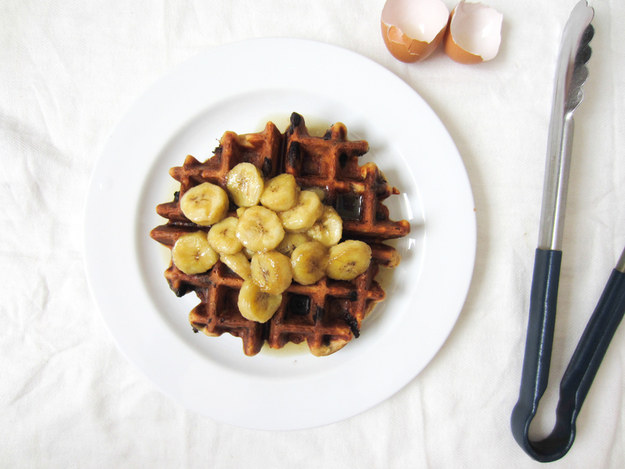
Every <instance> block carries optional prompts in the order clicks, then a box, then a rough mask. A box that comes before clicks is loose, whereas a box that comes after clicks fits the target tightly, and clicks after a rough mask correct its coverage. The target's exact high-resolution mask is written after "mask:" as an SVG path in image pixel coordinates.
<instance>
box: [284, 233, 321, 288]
mask: <svg viewBox="0 0 625 469" xmlns="http://www.w3.org/2000/svg"><path fill="white" fill-rule="evenodd" d="M327 265H328V250H327V248H326V247H325V246H324V245H323V244H321V243H320V242H319V241H309V242H307V243H303V244H301V245H299V246H298V247H296V248H295V250H294V251H293V254H292V255H291V267H293V279H294V280H295V281H296V282H297V283H300V284H302V285H312V284H313V283H317V282H318V281H319V280H321V278H322V277H323V276H324V275H325V273H326V266H327Z"/></svg>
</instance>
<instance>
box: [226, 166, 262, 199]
mask: <svg viewBox="0 0 625 469" xmlns="http://www.w3.org/2000/svg"><path fill="white" fill-rule="evenodd" d="M226 187H227V188H228V192H230V195H231V196H232V200H233V201H234V203H235V204H236V205H238V206H239V207H252V206H253V205H256V204H258V201H259V200H260V196H261V194H262V193H263V189H264V188H265V183H264V181H263V175H262V174H261V172H260V170H259V169H258V168H257V167H256V166H254V165H253V164H252V163H239V164H238V165H236V166H235V167H234V168H232V169H231V170H230V171H228V174H227V175H226Z"/></svg>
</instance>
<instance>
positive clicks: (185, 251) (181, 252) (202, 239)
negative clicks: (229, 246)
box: [171, 231, 219, 275]
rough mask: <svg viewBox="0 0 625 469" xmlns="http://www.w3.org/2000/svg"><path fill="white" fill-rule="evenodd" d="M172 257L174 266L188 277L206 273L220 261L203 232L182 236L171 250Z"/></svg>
mask: <svg viewBox="0 0 625 469" xmlns="http://www.w3.org/2000/svg"><path fill="white" fill-rule="evenodd" d="M171 256H172V261H173V263H174V265H175V266H176V267H178V269H180V270H181V271H182V272H184V273H185V274H187V275H194V274H201V273H203V272H206V271H207V270H208V269H210V268H211V267H212V266H214V265H215V263H216V262H217V260H218V259H219V255H218V254H217V253H216V252H215V251H214V250H213V248H211V247H210V244H208V240H207V239H206V233H204V232H203V231H196V232H194V233H186V234H183V235H182V236H180V237H179V238H178V239H177V240H176V243H175V244H174V247H173V248H172V250H171Z"/></svg>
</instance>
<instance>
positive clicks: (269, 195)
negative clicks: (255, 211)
mask: <svg viewBox="0 0 625 469" xmlns="http://www.w3.org/2000/svg"><path fill="white" fill-rule="evenodd" d="M298 191H299V188H298V187H297V183H296V182H295V177H294V176H293V175H292V174H286V173H285V174H280V175H278V176H276V177H275V178H273V179H270V180H269V182H268V183H267V184H266V185H265V190H264V191H263V195H261V196H260V203H261V204H263V205H264V206H265V207H267V208H269V209H271V210H273V211H275V212H283V211H285V210H288V209H290V208H292V207H293V206H294V205H295V204H296V203H297V193H298Z"/></svg>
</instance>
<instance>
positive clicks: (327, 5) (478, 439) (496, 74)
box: [0, 0, 625, 468]
mask: <svg viewBox="0 0 625 469" xmlns="http://www.w3.org/2000/svg"><path fill="white" fill-rule="evenodd" d="M444 3H445V4H446V5H447V6H448V7H449V8H450V9H451V8H453V6H454V5H455V2H454V1H451V0H444ZM487 3H488V4H489V5H491V6H493V7H496V8H497V9H498V10H499V11H501V12H502V13H503V15H504V25H503V42H502V46H501V50H500V53H499V55H498V57H497V58H496V59H495V60H493V61H492V62H489V63H485V64H480V65H473V66H466V65H460V64H457V63H455V62H452V61H451V60H450V59H448V58H447V57H446V56H445V55H444V54H443V53H442V52H438V53H436V54H435V55H434V56H433V57H431V58H430V59H428V60H427V61H425V62H422V63H419V64H410V65H406V64H402V63H400V62H398V61H396V60H395V59H393V58H392V57H391V56H390V54H389V53H388V52H387V50H386V49H385V47H384V44H383V42H382V39H381V35H380V26H379V18H380V12H381V10H382V7H383V4H384V1H383V0H366V1H362V0H359V1H357V0H346V1H336V0H317V1H293V0H291V1H288V0H266V1H261V0H257V1H251V0H250V1H242V0H235V1H217V0H202V1H182V0H179V1H164V0H160V1H147V0H142V1H134V2H127V1H120V0H113V1H106V2H104V1H102V2H98V1H93V0H89V1H78V0H59V1H56V2H42V1H34V0H32V1H28V0H4V1H2V2H1V3H0V64H1V67H0V158H1V170H0V205H1V206H2V207H3V210H2V215H0V219H1V220H2V230H1V232H0V233H1V234H0V246H1V247H0V261H1V262H2V269H0V298H1V300H0V321H1V322H0V324H1V332H0V369H1V370H2V378H1V380H0V416H1V417H0V467H7V468H22V467H23V468H37V467H46V468H71V467H81V468H82V467H88V468H91V467H93V468H109V467H128V468H135V467H151V468H156V467H158V468H160V467H163V468H169V467H172V468H175V467H185V468H186V467H215V468H243V467H255V468H265V467H272V468H282V467H293V466H295V467H302V468H307V467H311V468H312V467H320V466H321V467H328V468H346V467H367V468H368V467H372V468H407V467H414V468H501V467H506V468H532V467H540V466H541V465H540V464H539V463H536V462H534V461H532V460H531V459H530V458H529V457H528V456H526V455H525V453H523V452H522V451H521V449H520V448H519V447H518V446H517V444H516V443H515V442H514V440H513V438H512V435H511V433H510V429H509V417H510V411H511V409H512V407H513V405H514V403H515V401H516V398H517V394H518V387H519V380H520V370H521V363H522V355H523V346H524V340H525V328H526V321H527V310H528V290H529V285H530V280H531V272H532V265H533V251H534V248H535V246H536V238H537V229H538V218H539V209H540V199H541V195H542V179H543V171H544V159H545V157H544V155H545V147H546V138H547V127H548V120H549V111H550V106H551V94H552V89H553V75H554V66H555V58H556V54H557V50H558V46H559V42H560V35H561V32H562V29H563V26H564V23H565V22H566V19H567V17H568V15H569V12H570V11H571V9H572V8H573V6H574V5H575V3H576V0H561V1H559V2H543V1H539V0H528V1H523V2H510V1H504V0H488V2H487ZM592 4H593V6H594V7H595V10H596V19H595V20H594V22H593V24H594V25H595V29H596V35H595V38H594V39H593V41H592V48H593V56H592V58H591V61H590V78H589V80H588V82H587V84H586V85H585V86H584V90H585V95H586V98H585V100H584V102H583V103H582V105H581V108H580V109H579V110H578V112H577V113H576V124H577V125H576V133H575V143H574V155H573V156H574V162H573V168H572V175H571V181H570V195H569V205H568V210H567V224H566V234H565V242H564V261H563V270H562V277H561V293H560V299H559V315H558V322H557V330H556V338H555V344H554V357H553V362H552V376H553V378H552V380H551V388H552V389H551V391H550V392H549V393H548V395H547V397H546V398H545V399H544V402H545V405H544V407H543V410H542V413H541V415H540V416H539V418H538V419H537V420H538V423H537V425H536V428H535V430H534V432H535V433H536V434H540V435H544V434H546V433H547V432H548V430H550V428H551V425H552V424H553V416H552V414H553V408H554V403H555V400H556V388H557V383H558V382H559V379H560V376H561V374H562V371H563V369H564V368H565V366H566V363H567V362H568V359H569V357H570V355H571V353H572V350H573V348H574V345H575V343H576V342H577V340H578V338H579V335H580V333H581V331H582V330H583V326H584V324H585V323H586V321H587V319H588V316H589V315H590V313H591V312H592V309H593V308H594V306H595V304H596V301H597V299H598V297H599V295H600V293H601V290H602V289H603V286H604V284H605V281H606V279H607V276H608V275H609V272H610V270H611V269H612V267H613V266H614V264H615V263H616V260H617V259H618V256H619V254H620V252H621V250H622V248H623V246H625V207H624V203H623V201H624V200H625V149H624V148H625V125H624V124H625V122H624V119H623V111H624V108H625V106H624V103H623V99H624V97H625V96H624V94H625V93H624V86H623V85H624V82H625V60H624V59H625V52H624V49H623V48H624V46H623V44H625V29H624V28H623V24H624V22H625V6H624V5H623V3H622V2H620V1H617V0H606V1H600V0H597V1H595V2H593V3H592ZM268 36H281V37H301V38H308V39H314V40H319V41H323V42H327V43H331V44H336V45H339V46H342V47H345V48H347V49H350V50H352V51H355V52H358V53H360V54H362V55H364V56H366V57H369V58H371V59H373V60H375V61H377V62H378V63H380V64H381V65H383V66H385V67H387V68H388V69H390V70H391V71H393V72H394V73H396V74H397V75H398V76H399V77H401V78H402V79H403V80H405V81H406V82H407V83H409V84H410V85H411V86H412V87H413V88H414V89H415V91H416V92H418V93H419V94H420V95H421V96H422V97H423V98H424V99H425V100H426V101H427V102H428V104H429V105H430V106H431V107H432V108H433V109H434V111H435V112H436V113H437V114H438V115H439V116H440V118H441V119H442V121H443V123H444V124H445V126H446V127H447V129H448V130H449V132H450V134H451V136H452V138H453V139H454V140H455V142H456V144H457V146H458V148H459V151H460V154H461V155H462V158H463V161H464V163H465V165H466V168H467V171H468V174H469V178H470V181H471V184H472V188H473V192H474V197H475V205H476V214H477V223H478V246H477V261H476V266H475V273H474V277H473V281H472V285H471V289H470V291H469V295H468V298H467V301H466V304H465V306H464V308H463V310H462V313H461V315H460V318H459V321H458V323H457V325H456V327H455V328H454V329H453V331H452V333H451V335H450V337H449V339H448V340H447V341H446V343H445V345H444V346H443V348H442V349H441V351H440V352H439V353H438V354H437V356H436V357H435V358H434V360H433V361H432V362H431V363H430V364H429V365H428V367H427V368H426V369H425V370H424V371H423V372H422V373H421V374H419V375H418V377H416V378H415V379H414V380H413V381H412V382H411V383H410V384H409V385H407V386H406V387H405V388H404V389H402V390H401V391H399V392H398V393H397V394H396V395H395V396H393V397H392V398H390V399H388V400H386V401H385V402H382V403H380V404H379V405H377V406H376V407H374V408H373V409H371V410H368V411H366V412H364V413H362V414H360V415H357V416H355V417H353V418H350V419H348V420H345V421H342V422H338V423H335V424H331V425H328V426H325V427H321V428H315V429H310V430H301V431H293V432H268V431H267V432H266V431H255V430H247V429H241V428H236V427H233V426H230V425H226V424H220V423H216V422H214V421H212V420H211V419H210V418H206V417H202V416H199V415H195V414H193V413H191V412H188V411H186V410H185V409H184V408H183V407H182V406H181V405H179V404H178V403H176V402H174V401H172V400H170V399H169V398H168V397H166V396H165V395H163V394H161V393H160V392H159V391H158V390H157V389H156V388H155V386H154V385H152V383H151V382H149V381H148V380H147V379H146V378H144V377H143V375H142V373H141V372H140V371H139V370H137V369H136V368H135V367H134V366H133V365H131V364H129V363H128V362H127V361H126V359H125V358H124V357H123V356H122V354H121V353H120V352H119V351H118V350H117V348H116V347H115V344H114V341H113V338H112V337H111V335H110V334H109V332H108V330H107V329H106V328H105V326H104V322H103V320H102V319H101V317H100V315H99V312H98V310H97V307H96V305H95V303H94V302H93V300H92V299H91V297H90V295H89V292H88V290H87V280H86V277H85V272H84V267H83V248H82V236H83V225H82V224H83V204H84V200H85V195H86V191H87V189H88V184H89V176H90V172H91V170H92V168H93V167H94V164H95V162H96V160H97V158H98V155H99V153H100V152H101V150H102V148H103V146H104V144H105V142H106V140H107V137H108V136H109V134H110V133H111V131H112V129H113V126H114V125H115V123H116V122H117V121H118V120H119V119H120V118H121V116H122V115H123V113H124V111H125V110H127V109H128V108H129V107H130V106H132V104H133V101H134V100H135V99H136V98H138V97H139V96H140V95H141V94H142V92H143V91H144V90H145V89H146V88H147V87H148V86H149V85H150V84H152V83H153V82H154V81H155V80H157V79H158V78H159V77H160V76H161V75H162V74H163V73H165V72H167V71H169V70H171V69H172V68H173V67H175V66H176V65H177V64H179V63H181V62H183V61H184V60H185V59H187V58H189V57H191V56H193V55H194V54H196V53H198V52H200V51H202V50H204V49H205V48H208V47H215V46H218V45H220V44H224V43H228V42H232V41H237V40H241V39H246V38H253V37H268ZM285 60H288V57H285ZM224 67H227V64H224ZM216 92H219V90H216ZM371 92H372V93H374V92H375V90H371ZM346 124H347V125H348V127H349V123H346ZM224 130H225V129H224ZM233 130H236V129H233ZM120 171H123V168H120ZM102 216H103V217H107V216H109V215H108V214H102ZM120 267H122V266H120ZM428 314H432V315H435V314H436V312H435V311H432V312H428ZM137 333H139V331H137ZM417 346H418V344H415V347H417ZM624 375H625V329H623V326H621V329H619V330H618V331H617V334H616V336H615V338H614V340H613V342H612V345H611V347H610V349H609V350H608V352H607V355H606V357H605V359H604V362H603V364H602V366H601V369H600V370H599V373H598V375H597V378H596V379H595V382H594V384H593V387H592V388H591V391H590V394H589V396H588V398H587V400H586V402H585V404H584V408H583V410H582V412H581V415H580V417H579V419H578V435H577V439H576V442H575V444H574V445H573V448H572V449H571V451H570V452H569V454H568V455H567V456H566V457H565V458H564V459H563V460H561V461H558V462H555V463H552V464H551V467H554V468H564V467H566V468H591V467H592V468H595V467H596V468H622V467H625V419H624V418H623V411H624V402H623V401H624V399H623V398H624V397H625V380H624Z"/></svg>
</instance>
